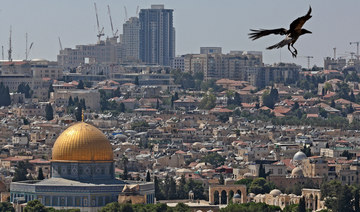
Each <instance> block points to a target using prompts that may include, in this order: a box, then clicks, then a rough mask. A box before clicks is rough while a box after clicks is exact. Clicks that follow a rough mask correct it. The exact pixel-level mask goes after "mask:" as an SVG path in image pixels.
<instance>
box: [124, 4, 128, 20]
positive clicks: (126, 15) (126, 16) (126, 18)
mask: <svg viewBox="0 0 360 212" xmlns="http://www.w3.org/2000/svg"><path fill="white" fill-rule="evenodd" d="M124 10H125V22H126V21H127V20H128V14H127V9H126V6H124Z"/></svg>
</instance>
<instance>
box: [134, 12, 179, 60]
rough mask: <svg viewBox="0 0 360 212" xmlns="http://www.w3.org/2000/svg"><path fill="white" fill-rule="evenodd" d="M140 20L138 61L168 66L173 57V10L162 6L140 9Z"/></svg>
mask: <svg viewBox="0 0 360 212" xmlns="http://www.w3.org/2000/svg"><path fill="white" fill-rule="evenodd" d="M139 20H140V59H141V60H142V61H143V62H144V63H148V64H158V65H165V66H169V65H170V61H171V60H172V59H173V58H174V56H175V29H174V27H173V10H172V9H164V5H151V9H142V10H141V11H140V14H139Z"/></svg>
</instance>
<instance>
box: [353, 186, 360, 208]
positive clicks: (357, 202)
mask: <svg viewBox="0 0 360 212" xmlns="http://www.w3.org/2000/svg"><path fill="white" fill-rule="evenodd" d="M354 208H355V211H360V187H359V186H357V187H356V188H355V189H354Z"/></svg>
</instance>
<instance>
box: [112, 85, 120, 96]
mask: <svg viewBox="0 0 360 212" xmlns="http://www.w3.org/2000/svg"><path fill="white" fill-rule="evenodd" d="M113 96H114V97H115V96H116V97H120V96H121V92H120V87H117V88H116V90H115V91H114V95H113Z"/></svg>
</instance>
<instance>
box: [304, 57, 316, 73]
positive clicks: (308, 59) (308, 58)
mask: <svg viewBox="0 0 360 212" xmlns="http://www.w3.org/2000/svg"><path fill="white" fill-rule="evenodd" d="M301 57H305V58H307V66H308V69H309V70H310V59H311V58H314V57H313V56H301Z"/></svg>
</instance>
